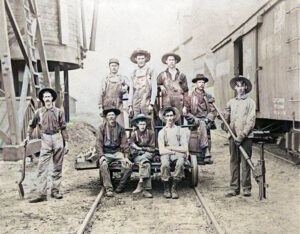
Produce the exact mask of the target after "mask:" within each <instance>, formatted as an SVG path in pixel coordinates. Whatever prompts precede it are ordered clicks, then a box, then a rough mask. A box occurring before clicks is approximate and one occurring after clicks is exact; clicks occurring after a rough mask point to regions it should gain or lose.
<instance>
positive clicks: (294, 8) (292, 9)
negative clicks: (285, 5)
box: [285, 4, 300, 14]
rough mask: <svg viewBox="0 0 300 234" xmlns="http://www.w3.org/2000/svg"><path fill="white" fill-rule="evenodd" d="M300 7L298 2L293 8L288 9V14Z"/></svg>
mask: <svg viewBox="0 0 300 234" xmlns="http://www.w3.org/2000/svg"><path fill="white" fill-rule="evenodd" d="M298 8H300V4H297V5H296V6H295V7H293V8H291V9H290V10H288V11H286V12H285V13H286V14H290V13H291V12H292V11H294V10H297V9H298Z"/></svg>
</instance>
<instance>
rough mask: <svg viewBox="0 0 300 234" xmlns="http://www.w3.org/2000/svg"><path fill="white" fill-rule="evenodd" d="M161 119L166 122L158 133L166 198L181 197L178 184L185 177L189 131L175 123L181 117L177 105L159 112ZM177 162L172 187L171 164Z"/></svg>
mask: <svg viewBox="0 0 300 234" xmlns="http://www.w3.org/2000/svg"><path fill="white" fill-rule="evenodd" d="M159 117H160V119H161V120H162V121H163V122H165V123H166V126H164V127H163V128H162V129H161V130H160V132H159V133H158V147H159V153H160V156H161V157H160V159H161V179H162V181H163V183H164V197H165V198H173V199H177V198H179V195H178V192H177V184H178V183H179V182H180V181H181V180H182V178H183V177H184V161H185V159H186V158H187V155H188V133H187V131H186V129H183V128H181V127H179V126H176V125H175V122H176V121H178V120H179V119H180V117H181V115H180V112H179V110H178V109H177V108H175V107H171V106H170V107H166V108H165V109H163V110H161V111H160V113H159ZM174 162H176V166H175V171H174V173H173V175H172V187H171V190H170V183H171V172H170V164H171V163H174Z"/></svg>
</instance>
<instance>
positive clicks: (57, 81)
mask: <svg viewBox="0 0 300 234" xmlns="http://www.w3.org/2000/svg"><path fill="white" fill-rule="evenodd" d="M55 90H56V92H57V99H56V101H55V106H56V107H58V108H60V107H61V106H62V97H61V95H62V92H61V85H60V67H59V65H55Z"/></svg>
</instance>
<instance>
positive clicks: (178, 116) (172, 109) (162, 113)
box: [159, 106, 181, 122]
mask: <svg viewBox="0 0 300 234" xmlns="http://www.w3.org/2000/svg"><path fill="white" fill-rule="evenodd" d="M167 111H174V112H175V122H177V121H178V120H179V119H180V117H181V114H180V111H179V110H178V109H177V108H176V107H172V106H168V107H166V108H165V109H163V110H160V111H159V118H160V119H161V120H162V121H163V122H166V120H165V113H166V112H167Z"/></svg>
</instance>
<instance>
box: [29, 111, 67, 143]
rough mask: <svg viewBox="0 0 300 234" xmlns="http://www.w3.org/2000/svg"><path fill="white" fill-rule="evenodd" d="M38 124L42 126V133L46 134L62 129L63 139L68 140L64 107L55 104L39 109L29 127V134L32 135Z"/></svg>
mask: <svg viewBox="0 0 300 234" xmlns="http://www.w3.org/2000/svg"><path fill="white" fill-rule="evenodd" d="M37 126H38V127H39V128H40V131H41V133H45V134H54V133H58V132H59V131H61V134H62V136H63V139H64V140H65V141H68V138H69V137H68V133H67V129H66V127H67V124H66V120H65V114H64V111H63V110H62V109H58V108H57V107H55V106H53V107H52V108H50V109H47V108H46V107H41V108H39V109H37V110H36V111H35V113H34V115H33V118H32V120H31V121H30V122H29V126H28V128H27V134H28V136H32V132H33V130H34V129H35V128H36V127H37Z"/></svg>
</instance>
